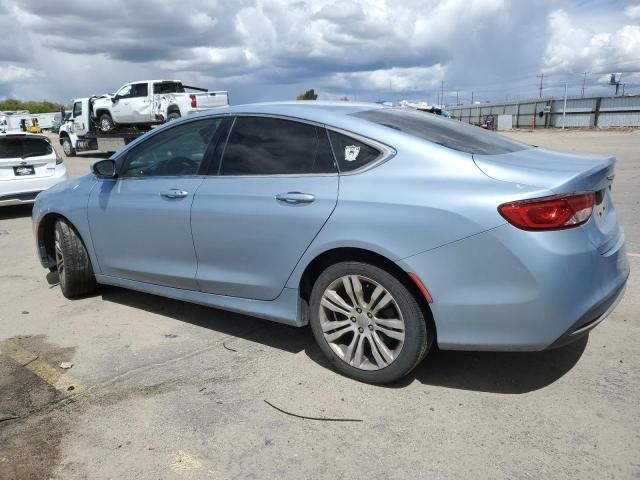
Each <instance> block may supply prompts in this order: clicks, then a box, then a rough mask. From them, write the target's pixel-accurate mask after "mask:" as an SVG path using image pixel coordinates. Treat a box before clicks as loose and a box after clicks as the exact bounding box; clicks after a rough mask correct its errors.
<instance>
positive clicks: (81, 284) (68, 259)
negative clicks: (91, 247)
mask: <svg viewBox="0 0 640 480" xmlns="http://www.w3.org/2000/svg"><path fill="white" fill-rule="evenodd" d="M54 247H55V256H56V268H57V270H58V278H59V279H60V288H61V289H62V294H63V295H64V296H65V297H67V298H73V297H79V296H81V295H86V294H88V293H91V292H92V291H94V290H95V289H96V279H95V276H94V274H93V268H92V267H91V260H90V259H89V254H88V253H87V249H86V248H85V246H84V244H83V243H82V240H81V239H80V237H79V235H78V234H77V233H76V231H75V230H74V229H73V227H72V226H71V225H69V224H68V223H67V222H65V221H64V220H58V221H57V222H56V226H55V232H54Z"/></svg>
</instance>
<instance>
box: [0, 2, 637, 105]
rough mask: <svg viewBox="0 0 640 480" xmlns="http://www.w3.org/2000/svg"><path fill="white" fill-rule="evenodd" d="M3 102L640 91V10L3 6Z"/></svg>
mask: <svg viewBox="0 0 640 480" xmlns="http://www.w3.org/2000/svg"><path fill="white" fill-rule="evenodd" d="M0 42H1V43H0V45H1V48H0V98H4V97H9V96H12V97H18V98H22V99H34V100H41V99H49V100H54V101H59V102H64V103H67V102H69V100H70V99H72V98H74V97H80V96H88V95H90V94H99V93H105V92H113V91H115V90H116V89H117V88H118V87H119V86H120V85H121V84H123V83H126V82H129V81H133V80H144V79H151V78H175V79H181V80H183V81H184V82H185V83H186V84H191V85H198V86H203V87H207V88H209V89H212V90H216V89H218V90H222V89H224V90H229V91H230V92H231V100H232V102H233V103H245V102H251V101H265V100H283V99H292V98H294V97H295V96H296V94H298V93H300V92H302V91H304V90H306V89H307V88H315V89H316V92H318V93H319V94H320V98H322V99H337V98H340V97H342V96H347V97H348V98H349V99H356V100H398V99H401V98H408V99H423V100H429V101H431V102H436V101H437V100H438V94H439V92H440V91H441V88H442V83H441V82H442V81H444V90H445V100H446V101H447V102H455V101H456V95H457V96H458V98H459V100H460V101H461V102H468V101H469V100H470V99H471V92H472V91H473V94H474V99H475V100H488V99H499V100H504V99H505V98H515V97H519V98H528V97H532V96H537V95H538V90H537V86H538V85H539V81H540V79H539V78H537V77H536V75H539V74H540V73H543V74H544V79H543V86H544V87H545V89H544V95H561V94H562V91H563V88H564V83H565V82H567V83H568V85H569V94H570V95H580V93H581V87H582V82H583V80H584V79H585V77H584V75H583V73H584V72H587V75H586V93H587V95H589V94H594V95H595V94H610V93H613V91H614V89H613V87H610V86H608V85H607V82H608V80H609V75H608V74H610V73H611V72H622V82H623V83H626V86H625V88H626V92H627V93H629V92H638V93H640V73H638V72H640V3H638V1H636V0H629V1H627V0H289V1H288V0H180V1H174V0H135V1H132V0H110V1H109V2H89V1H86V0H59V1H55V2H54V1H51V0H24V1H23V0H0Z"/></svg>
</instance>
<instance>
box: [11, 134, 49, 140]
mask: <svg viewBox="0 0 640 480" xmlns="http://www.w3.org/2000/svg"><path fill="white" fill-rule="evenodd" d="M25 137H26V138H42V139H44V140H46V141H49V139H48V138H47V137H46V135H42V134H40V133H30V132H6V133H0V138H25Z"/></svg>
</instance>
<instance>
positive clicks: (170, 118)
mask: <svg viewBox="0 0 640 480" xmlns="http://www.w3.org/2000/svg"><path fill="white" fill-rule="evenodd" d="M180 117H181V115H180V112H170V113H169V115H167V122H171V121H173V120H177V119H179V118H180Z"/></svg>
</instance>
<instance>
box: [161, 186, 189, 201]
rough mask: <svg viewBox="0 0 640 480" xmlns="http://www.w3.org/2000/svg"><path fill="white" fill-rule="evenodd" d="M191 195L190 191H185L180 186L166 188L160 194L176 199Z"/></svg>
mask: <svg viewBox="0 0 640 480" xmlns="http://www.w3.org/2000/svg"><path fill="white" fill-rule="evenodd" d="M187 195H189V192H185V191H184V190H180V189H178V188H172V189H170V190H165V191H164V192H160V196H161V197H164V198H170V199H176V198H184V197H186V196H187Z"/></svg>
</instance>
